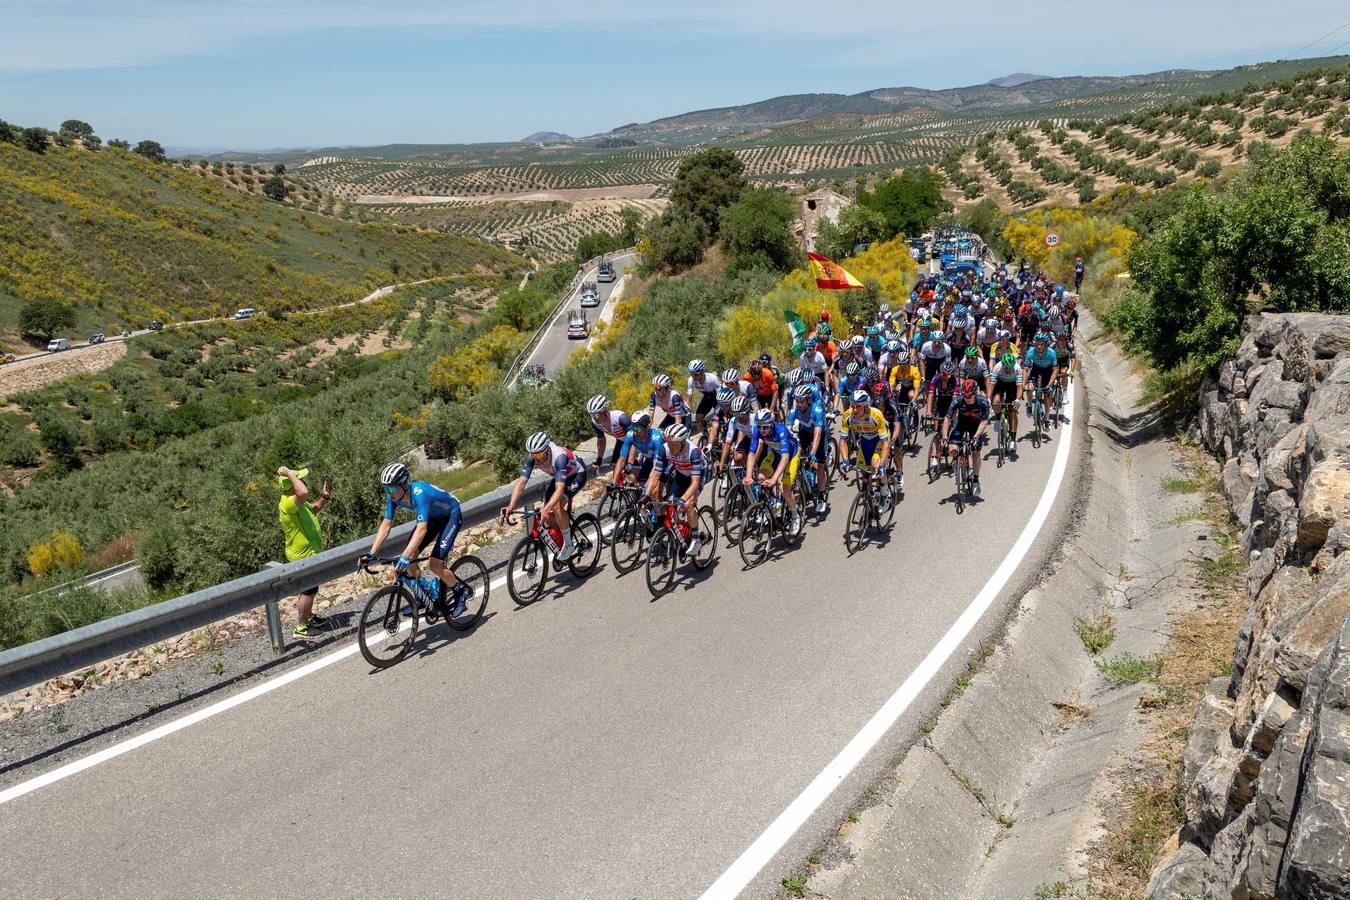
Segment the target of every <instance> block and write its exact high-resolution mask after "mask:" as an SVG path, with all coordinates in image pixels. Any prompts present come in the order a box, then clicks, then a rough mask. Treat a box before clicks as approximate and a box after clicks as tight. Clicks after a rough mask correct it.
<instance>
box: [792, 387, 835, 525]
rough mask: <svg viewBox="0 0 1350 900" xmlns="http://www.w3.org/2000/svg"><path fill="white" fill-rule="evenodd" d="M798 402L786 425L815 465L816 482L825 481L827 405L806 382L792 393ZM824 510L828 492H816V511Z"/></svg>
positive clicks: (827, 437)
mask: <svg viewBox="0 0 1350 900" xmlns="http://www.w3.org/2000/svg"><path fill="white" fill-rule="evenodd" d="M793 393H794V397H795V400H796V402H795V403H794V404H793V406H792V410H791V411H790V412H789V413H788V420H787V425H788V428H789V429H790V430H791V431H793V432H794V433H795V434H796V436H797V445H798V446H799V447H801V452H802V453H803V454H804V455H805V456H806V457H807V461H808V462H811V463H814V464H815V467H816V484H818V485H823V484H825V478H826V477H827V476H826V473H825V448H826V447H827V446H828V441H829V440H830V426H829V423H828V421H827V420H826V418H825V406H824V404H822V403H821V402H820V401H819V400H817V399H816V395H815V393H814V392H813V391H812V390H811V388H810V387H808V386H807V385H804V384H802V385H798V386H797V389H796V390H795V391H794V392H793ZM823 512H825V495H824V494H823V493H820V492H817V494H816V513H817V514H819V513H823Z"/></svg>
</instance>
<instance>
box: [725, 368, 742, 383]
mask: <svg viewBox="0 0 1350 900" xmlns="http://www.w3.org/2000/svg"><path fill="white" fill-rule="evenodd" d="M722 380H723V381H725V382H727V383H728V384H730V383H731V382H733V381H740V380H741V370H740V369H738V368H736V367H735V366H732V367H731V368H730V369H727V370H726V371H725V372H723V373H722Z"/></svg>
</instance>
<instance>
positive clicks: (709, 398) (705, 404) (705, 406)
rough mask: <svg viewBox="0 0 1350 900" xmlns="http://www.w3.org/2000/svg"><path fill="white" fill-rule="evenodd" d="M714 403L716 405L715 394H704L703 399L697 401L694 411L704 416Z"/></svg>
mask: <svg viewBox="0 0 1350 900" xmlns="http://www.w3.org/2000/svg"><path fill="white" fill-rule="evenodd" d="M716 405H717V395H716V394H704V395H703V399H702V400H700V401H698V408H697V409H695V410H694V412H695V413H696V414H698V415H700V416H706V415H707V414H708V413H710V412H712V411H713V407H715V406H716Z"/></svg>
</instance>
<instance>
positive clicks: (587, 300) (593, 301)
mask: <svg viewBox="0 0 1350 900" xmlns="http://www.w3.org/2000/svg"><path fill="white" fill-rule="evenodd" d="M581 305H582V307H583V308H584V309H590V308H591V307H594V306H599V305H600V291H599V289H598V288H597V287H596V286H595V282H594V281H588V282H586V283H585V284H583V285H582V286H581Z"/></svg>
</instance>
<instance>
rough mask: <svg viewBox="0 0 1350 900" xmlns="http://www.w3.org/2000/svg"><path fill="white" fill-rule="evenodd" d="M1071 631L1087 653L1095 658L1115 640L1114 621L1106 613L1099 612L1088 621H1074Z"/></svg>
mask: <svg viewBox="0 0 1350 900" xmlns="http://www.w3.org/2000/svg"><path fill="white" fill-rule="evenodd" d="M1073 630H1074V631H1076V632H1078V639H1079V640H1080V641H1082V642H1083V647H1084V648H1085V649H1086V650H1087V652H1088V653H1091V654H1092V655H1093V656H1096V655H1097V654H1098V653H1101V652H1102V651H1103V650H1105V649H1106V648H1107V647H1110V646H1111V642H1112V641H1114V640H1115V639H1116V620H1115V619H1113V618H1112V617H1111V614H1110V613H1108V612H1104V611H1103V612H1099V613H1097V614H1096V615H1094V616H1093V617H1092V618H1090V619H1074V620H1073Z"/></svg>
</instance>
